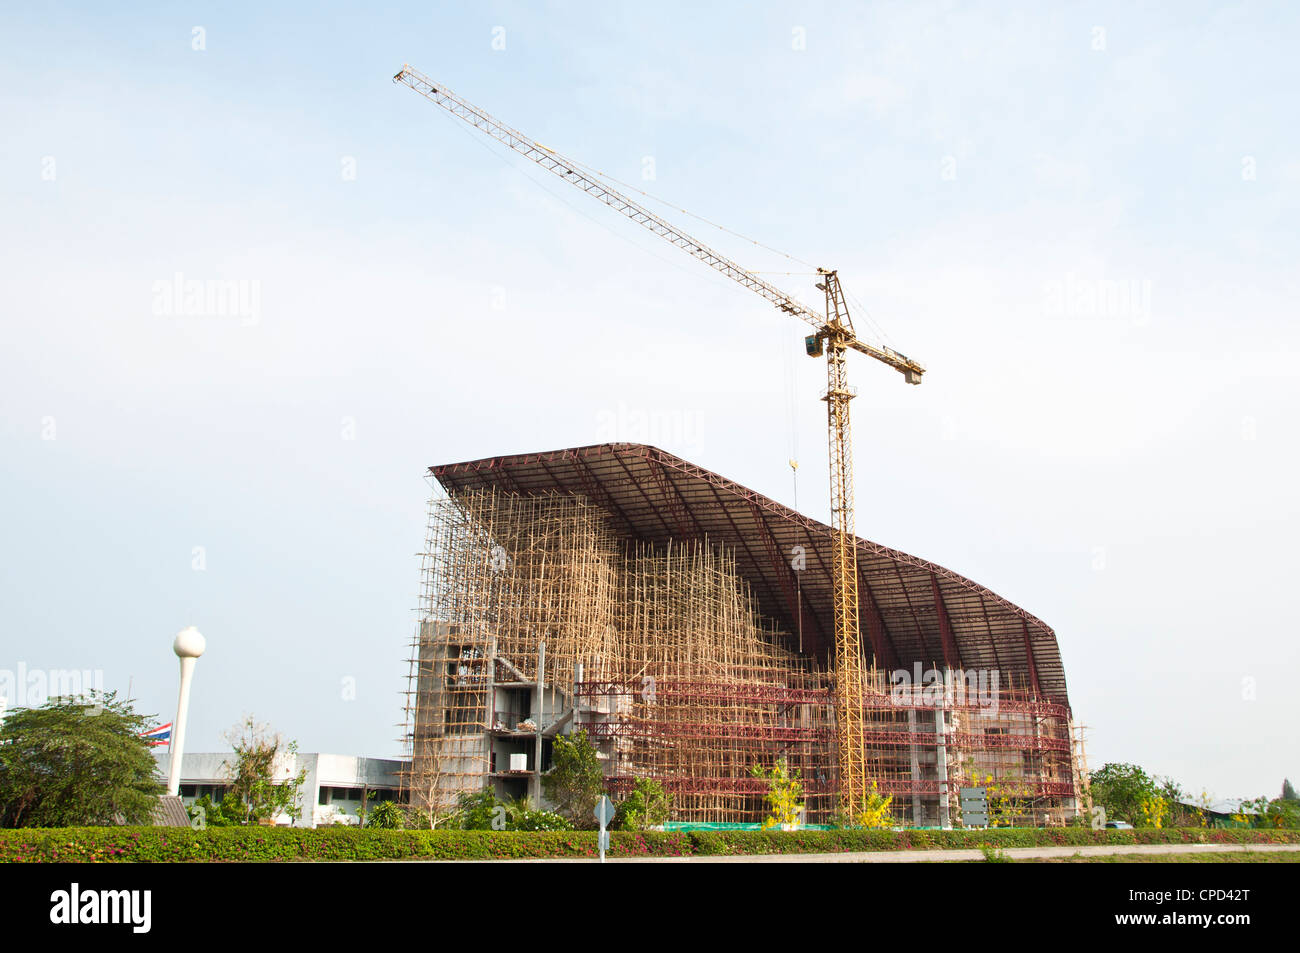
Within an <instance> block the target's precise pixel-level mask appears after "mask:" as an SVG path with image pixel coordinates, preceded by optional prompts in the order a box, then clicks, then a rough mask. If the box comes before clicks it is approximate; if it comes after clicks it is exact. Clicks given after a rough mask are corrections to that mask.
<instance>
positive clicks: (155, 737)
mask: <svg viewBox="0 0 1300 953" xmlns="http://www.w3.org/2000/svg"><path fill="white" fill-rule="evenodd" d="M140 737H141V738H143V739H144V740H145V741H147V742H149V744H151V745H153V746H155V747H157V746H158V745H170V744H171V743H172V723H171V722H170V721H169V722H167V724H165V725H159V726H158V727H157V728H150V729H149V730H148V731H142V732H140Z"/></svg>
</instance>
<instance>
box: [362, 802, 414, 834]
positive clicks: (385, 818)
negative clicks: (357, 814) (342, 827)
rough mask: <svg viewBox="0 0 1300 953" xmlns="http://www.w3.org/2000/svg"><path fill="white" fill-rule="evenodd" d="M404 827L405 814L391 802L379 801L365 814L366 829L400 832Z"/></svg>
mask: <svg viewBox="0 0 1300 953" xmlns="http://www.w3.org/2000/svg"><path fill="white" fill-rule="evenodd" d="M405 826H406V816H405V812H403V810H402V809H401V808H400V807H399V806H398V805H397V804H395V803H393V802H392V801H380V802H379V803H378V804H376V805H375V806H374V807H372V808H371V809H370V810H369V811H367V812H366V827H371V828H378V829H380V830H386V831H400V830H401V829H402V828H403V827H405Z"/></svg>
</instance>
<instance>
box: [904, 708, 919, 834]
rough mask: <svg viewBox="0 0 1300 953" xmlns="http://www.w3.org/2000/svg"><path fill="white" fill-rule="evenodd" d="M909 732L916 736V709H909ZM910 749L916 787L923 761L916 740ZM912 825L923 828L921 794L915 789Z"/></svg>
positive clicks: (909, 746)
mask: <svg viewBox="0 0 1300 953" xmlns="http://www.w3.org/2000/svg"><path fill="white" fill-rule="evenodd" d="M907 732H908V734H910V735H913V736H915V735H916V709H915V708H908V709H907ZM908 749H909V751H910V752H911V755H912V784H913V785H914V786H915V785H916V784H917V782H919V781H920V780H921V760H920V758H919V757H918V755H917V747H916V741H915V739H914V740H913V741H912V743H911V744H910V745H908ZM912 824H913V826H915V827H920V826H921V792H920V791H919V790H917V789H916V788H915V787H913V790H912Z"/></svg>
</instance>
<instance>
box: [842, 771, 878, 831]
mask: <svg viewBox="0 0 1300 953" xmlns="http://www.w3.org/2000/svg"><path fill="white" fill-rule="evenodd" d="M893 803H894V796H893V795H892V794H890V795H884V794H881V793H880V784H879V782H877V781H874V780H873V781H872V782H871V785H870V790H868V791H867V792H866V793H865V794H863V795H862V797H861V798H860V799H859V801H858V803H857V805H856V806H855V807H854V808H853V809H846V808H845V806H844V805H842V804H841V805H840V806H839V807H837V808H836V809H835V813H834V815H833V816H832V818H831V826H832V827H849V828H863V829H865V830H879V829H881V828H884V827H893V826H894V816H893V814H891V813H890V810H889V809H890V806H891V805H892V804H893Z"/></svg>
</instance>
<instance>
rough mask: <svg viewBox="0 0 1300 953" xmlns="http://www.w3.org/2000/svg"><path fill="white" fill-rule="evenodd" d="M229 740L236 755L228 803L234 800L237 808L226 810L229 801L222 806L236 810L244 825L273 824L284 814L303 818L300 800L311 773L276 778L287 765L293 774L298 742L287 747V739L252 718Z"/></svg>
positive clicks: (234, 806)
mask: <svg viewBox="0 0 1300 953" xmlns="http://www.w3.org/2000/svg"><path fill="white" fill-rule="evenodd" d="M226 740H227V741H228V742H229V743H230V746H231V748H233V749H234V752H235V761H234V764H233V765H232V766H231V767H230V781H231V784H230V790H229V791H227V792H226V797H225V801H229V800H230V799H231V798H234V804H233V805H231V806H230V807H226V805H225V801H223V802H222V806H223V807H224V808H226V810H227V812H231V811H232V810H233V811H234V812H235V813H236V816H238V817H239V818H240V823H242V824H257V823H259V822H262V821H272V820H274V819H275V817H276V816H278V815H280V814H286V815H288V816H289V817H291V818H292V819H294V820H297V819H298V818H299V817H301V816H302V806H301V805H300V804H299V801H298V796H299V792H300V791H301V790H302V786H303V783H304V782H305V781H306V780H307V769H306V768H303V769H302V770H300V771H299V772H298V773H297V774H296V775H294V774H290V775H289V776H288V777H286V778H284V779H283V780H277V778H276V775H277V773H278V772H279V771H280V769H281V768H282V767H283V766H285V764H286V762H287V765H288V769H289V771H292V770H293V765H294V764H295V763H296V756H297V754H298V742H296V741H291V742H289V743H288V744H286V743H285V741H284V738H283V736H281V735H280V734H278V733H275V732H273V731H272V730H271V728H270V727H269V726H267V725H262V724H258V723H257V722H256V721H254V720H253V717H252V716H251V715H250V716H248V717H247V718H245V719H244V720H243V721H242V722H240V723H239V724H238V725H236V726H235V727H234V728H232V729H231V730H230V731H228V732H227V733H226Z"/></svg>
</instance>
